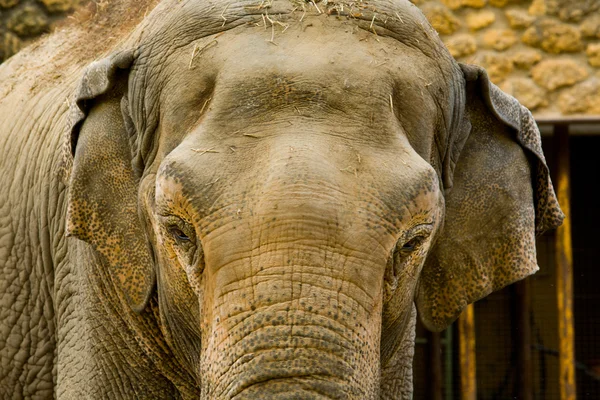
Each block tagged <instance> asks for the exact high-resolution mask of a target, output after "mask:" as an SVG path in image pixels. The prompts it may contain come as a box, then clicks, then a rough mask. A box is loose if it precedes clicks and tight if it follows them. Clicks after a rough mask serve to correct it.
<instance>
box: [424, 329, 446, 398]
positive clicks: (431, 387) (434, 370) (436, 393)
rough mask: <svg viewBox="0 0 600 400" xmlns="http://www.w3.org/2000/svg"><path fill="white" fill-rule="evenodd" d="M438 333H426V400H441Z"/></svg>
mask: <svg viewBox="0 0 600 400" xmlns="http://www.w3.org/2000/svg"><path fill="white" fill-rule="evenodd" d="M441 342H442V341H441V337H440V334H439V333H438V332H428V333H427V343H428V346H427V353H428V356H429V369H428V375H429V377H428V380H427V382H428V392H429V393H428V396H427V398H428V399H431V400H442V393H443V392H442V343H441Z"/></svg>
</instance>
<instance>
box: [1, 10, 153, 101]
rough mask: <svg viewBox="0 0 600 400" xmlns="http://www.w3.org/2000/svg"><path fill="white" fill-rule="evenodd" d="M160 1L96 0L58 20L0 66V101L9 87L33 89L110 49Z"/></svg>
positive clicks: (61, 78)
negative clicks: (47, 30) (49, 30)
mask: <svg viewBox="0 0 600 400" xmlns="http://www.w3.org/2000/svg"><path fill="white" fill-rule="evenodd" d="M159 2H160V0H97V1H92V2H90V3H89V4H88V5H86V6H83V7H81V8H80V9H78V10H77V11H75V12H74V13H73V15H72V16H70V17H69V18H67V19H65V20H64V21H62V22H60V23H58V24H57V26H56V29H55V31H54V32H53V33H51V34H48V35H44V36H42V37H41V38H40V39H39V40H37V41H35V42H34V43H32V44H31V45H30V46H28V47H26V48H24V49H23V50H21V51H20V52H19V53H17V54H16V55H15V56H13V57H12V58H10V59H9V60H7V61H6V62H4V63H3V64H2V65H1V66H0V101H1V100H2V99H3V98H4V97H5V96H6V95H7V94H8V93H10V92H11V91H13V90H28V91H30V92H33V93H35V92H37V91H38V90H40V89H41V88H42V87H45V86H46V85H48V84H51V85H52V86H57V85H61V84H63V83H64V82H65V81H67V80H69V76H70V74H72V73H74V72H76V71H78V70H80V69H81V68H82V67H83V66H85V65H87V64H89V63H90V62H91V61H93V60H95V59H99V58H101V57H102V56H103V55H105V54H106V53H107V52H109V51H110V50H112V49H113V48H114V47H115V46H116V45H117V44H118V43H119V42H120V41H121V40H122V39H123V38H124V37H125V36H126V35H127V33H129V32H131V31H132V30H133V29H134V28H135V26H137V25H138V24H139V23H140V22H141V21H142V20H143V19H144V17H145V16H146V15H147V14H149V13H150V12H151V11H152V9H153V8H154V7H155V6H156V5H157V4H158V3H159Z"/></svg>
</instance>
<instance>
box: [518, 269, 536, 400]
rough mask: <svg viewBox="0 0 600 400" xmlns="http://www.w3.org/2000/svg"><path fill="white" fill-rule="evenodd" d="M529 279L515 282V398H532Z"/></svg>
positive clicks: (524, 399)
mask: <svg viewBox="0 0 600 400" xmlns="http://www.w3.org/2000/svg"><path fill="white" fill-rule="evenodd" d="M529 285H530V283H529V279H525V280H523V281H520V282H517V283H516V284H515V291H516V295H517V301H516V310H515V315H516V316H517V331H516V342H517V374H518V376H517V398H518V399H519V400H533V364H532V355H531V319H530V318H531V292H530V287H529Z"/></svg>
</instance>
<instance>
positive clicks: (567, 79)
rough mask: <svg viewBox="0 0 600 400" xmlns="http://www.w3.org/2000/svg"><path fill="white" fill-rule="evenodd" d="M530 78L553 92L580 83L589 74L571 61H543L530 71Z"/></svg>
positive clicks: (585, 69)
mask: <svg viewBox="0 0 600 400" xmlns="http://www.w3.org/2000/svg"><path fill="white" fill-rule="evenodd" d="M531 76H532V78H533V80H534V81H535V83H537V84H538V85H540V86H541V87H543V88H545V89H548V90H555V89H557V88H559V87H563V86H571V85H574V84H576V83H577V82H581V81H582V80H584V79H586V78H587V77H588V76H589V72H588V70H587V68H585V67H583V66H581V65H579V64H577V63H576V62H575V61H573V60H568V59H562V60H543V61H541V62H540V63H539V64H537V65H536V66H534V67H533V68H532V69H531Z"/></svg>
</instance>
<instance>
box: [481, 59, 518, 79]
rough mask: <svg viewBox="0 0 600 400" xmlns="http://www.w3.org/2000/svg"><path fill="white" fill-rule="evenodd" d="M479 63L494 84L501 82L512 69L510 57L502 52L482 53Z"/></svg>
mask: <svg viewBox="0 0 600 400" xmlns="http://www.w3.org/2000/svg"><path fill="white" fill-rule="evenodd" d="M481 65H482V66H483V67H484V68H485V69H486V70H487V73H488V75H489V77H490V79H491V80H492V82H494V83H496V84H498V83H500V82H502V81H503V80H504V78H506V77H507V76H508V75H509V74H510V73H511V72H512V71H513V62H512V59H511V58H510V57H509V56H506V55H503V54H496V53H487V54H484V55H483V59H482V60H481Z"/></svg>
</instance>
